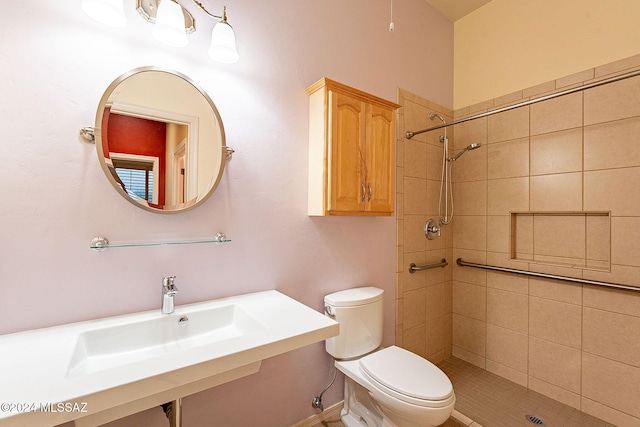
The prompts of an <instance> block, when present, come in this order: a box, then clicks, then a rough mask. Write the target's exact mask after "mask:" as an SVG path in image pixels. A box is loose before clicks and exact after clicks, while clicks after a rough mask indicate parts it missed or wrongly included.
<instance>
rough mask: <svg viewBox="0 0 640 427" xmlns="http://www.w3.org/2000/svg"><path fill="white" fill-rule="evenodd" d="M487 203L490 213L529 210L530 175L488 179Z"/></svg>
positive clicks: (498, 213) (505, 213)
mask: <svg viewBox="0 0 640 427" xmlns="http://www.w3.org/2000/svg"><path fill="white" fill-rule="evenodd" d="M487 205H488V207H487V214H488V215H508V214H509V212H511V211H527V210H529V177H523V178H506V179H490V180H488V181H487Z"/></svg>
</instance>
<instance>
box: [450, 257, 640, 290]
mask: <svg viewBox="0 0 640 427" xmlns="http://www.w3.org/2000/svg"><path fill="white" fill-rule="evenodd" d="M456 264H458V265H459V266H461V267H475V268H482V269H484V270H493V271H502V272H505V273H513V274H519V275H521V276H533V277H542V278H544V279H554V280H564V281H565V282H573V283H582V284H584V285H593V286H603V287H606V288H615V289H624V290H627V291H636V292H640V287H636V286H627V285H619V284H617V283H608V282H598V281H596V280H587V279H578V278H576V277H567V276H556V275H555V274H547V273H536V272H535V271H526V270H516V269H514V268H506V267H498V266H495V265H487V264H476V263H475V262H468V261H465V260H463V259H462V258H458V259H457V260H456Z"/></svg>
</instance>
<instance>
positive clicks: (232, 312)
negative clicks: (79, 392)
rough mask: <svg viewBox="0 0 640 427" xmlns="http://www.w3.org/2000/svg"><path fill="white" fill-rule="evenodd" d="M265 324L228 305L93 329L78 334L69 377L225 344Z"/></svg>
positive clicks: (240, 309)
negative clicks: (167, 354)
mask: <svg viewBox="0 0 640 427" xmlns="http://www.w3.org/2000/svg"><path fill="white" fill-rule="evenodd" d="M178 313H179V314H178ZM265 328H266V327H265V326H264V325H263V324H262V323H260V322H259V321H258V320H256V319H255V318H254V317H252V316H251V315H249V314H248V313H246V312H245V311H244V309H243V308H242V307H240V306H238V305H237V304H229V305H222V306H213V307H206V306H202V305H198V306H193V307H190V308H185V309H180V308H179V309H178V310H177V313H173V314H171V315H164V316H157V317H155V318H154V319H150V320H140V321H133V322H131V323H125V324H121V325H115V326H108V327H103V328H96V329H91V330H88V331H85V332H81V333H80V334H79V336H78V342H77V344H76V346H75V351H74V352H73V356H72V357H71V364H70V366H69V371H68V372H67V377H69V378H72V377H76V376H79V375H86V374H89V373H93V372H98V371H102V370H105V369H110V368H114V367H117V366H122V365H126V364H130V363H134V362H138V361H143V360H148V359H151V358H155V357H158V356H161V355H163V354H166V353H171V352H177V351H181V350H188V349H192V348H195V347H198V346H203V345H208V344H212V343H220V342H221V341H225V340H229V339H232V338H237V337H240V336H242V335H246V334H249V333H253V332H259V331H262V330H264V329H265Z"/></svg>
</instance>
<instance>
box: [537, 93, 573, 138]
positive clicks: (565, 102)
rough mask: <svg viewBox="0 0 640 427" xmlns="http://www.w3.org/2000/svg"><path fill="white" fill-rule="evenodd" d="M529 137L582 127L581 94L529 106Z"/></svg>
mask: <svg viewBox="0 0 640 427" xmlns="http://www.w3.org/2000/svg"><path fill="white" fill-rule="evenodd" d="M530 108H531V135H540V134H542V133H549V132H556V131H559V130H565V129H571V128H578V127H581V126H582V92H577V93H574V94H571V95H566V96H561V97H559V98H553V99H550V100H548V101H543V102H539V103H537V104H533V105H531V107H530Z"/></svg>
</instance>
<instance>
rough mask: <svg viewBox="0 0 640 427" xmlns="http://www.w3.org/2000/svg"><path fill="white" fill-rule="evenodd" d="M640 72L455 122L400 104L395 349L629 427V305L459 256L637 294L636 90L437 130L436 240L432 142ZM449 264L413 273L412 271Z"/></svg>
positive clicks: (617, 296)
mask: <svg viewBox="0 0 640 427" xmlns="http://www.w3.org/2000/svg"><path fill="white" fill-rule="evenodd" d="M635 69H640V56H635V57H631V58H628V59H626V60H622V61H618V62H615V63H612V64H607V65H604V66H600V67H597V68H594V69H589V70H586V71H584V72H581V73H578V74H574V75H571V76H567V77H564V78H560V79H558V80H554V81H551V82H548V83H545V84H541V85H538V86H535V87H532V88H526V89H523V90H520V91H518V92H516V93H513V94H509V95H506V96H503V97H500V98H496V99H493V100H488V101H486V102H484V103H482V104H478V105H473V106H470V107H466V108H462V109H460V110H457V111H455V112H454V111H451V110H448V109H446V108H443V107H442V106H439V105H436V104H434V103H432V102H430V101H429V100H427V99H423V98H421V97H419V96H417V95H415V94H411V93H409V92H407V91H404V90H400V91H399V94H398V99H399V103H400V104H401V105H402V108H401V111H400V120H399V129H398V165H397V166H398V167H397V176H398V190H397V191H398V198H397V200H398V209H397V246H398V251H397V257H398V262H397V320H396V341H397V344H398V345H401V346H403V347H405V348H407V349H409V350H411V351H414V352H415V353H418V354H420V355H422V356H424V357H427V358H428V359H429V360H431V361H433V362H436V363H438V362H440V361H442V360H444V359H446V358H448V357H450V356H451V355H453V356H455V357H457V358H460V359H463V360H465V361H467V362H469V363H472V364H474V365H476V366H479V367H481V368H484V369H486V370H488V371H490V372H493V373H495V374H498V375H500V376H502V377H504V378H507V379H509V380H511V381H513V382H515V383H517V384H520V385H523V386H525V387H528V388H530V389H532V390H535V391H537V392H539V393H542V394H544V395H547V396H549V397H552V398H554V399H556V400H558V401H560V402H563V403H565V404H567V405H570V406H572V407H575V408H578V409H580V410H582V411H583V412H586V413H589V414H592V415H594V416H596V417H598V418H601V419H603V420H606V421H608V422H610V423H612V424H615V425H618V426H637V425H639V424H640V403H639V402H640V386H639V385H640V292H634V291H625V290H612V289H607V288H600V287H594V286H587V285H581V284H572V283H569V282H564V281H554V280H549V279H539V278H527V277H522V276H516V275H512V274H508V273H498V272H487V271H485V270H480V269H475V268H470V267H459V266H456V265H455V260H456V259H457V258H463V259H465V260H467V261H472V262H476V263H482V264H490V265H497V266H504V267H510V268H515V269H520V270H531V271H538V272H543V273H550V274H555V275H560V276H570V277H578V278H584V279H590V280H596V281H603V282H611V283H620V284H627V285H635V286H640V243H639V242H640V77H633V78H629V79H626V80H622V81H619V82H616V83H610V84H607V85H603V86H599V87H596V88H592V89H588V90H585V91H580V92H576V93H573V94H570V95H566V96H562V97H558V98H554V99H551V100H547V101H543V102H540V103H536V104H532V105H530V106H525V107H520V108H517V109H513V110H511V111H507V112H503V113H499V114H496V115H491V116H488V117H484V118H480V119H476V120H472V121H469V122H465V123H461V124H459V125H456V126H454V127H449V128H448V129H447V133H448V137H449V140H450V144H451V147H452V148H451V153H453V152H457V151H458V150H460V149H462V148H464V147H465V146H467V145H468V144H470V143H476V142H480V143H482V147H481V148H480V149H477V150H474V151H473V152H469V153H467V154H466V155H465V156H463V157H461V158H460V159H459V160H458V161H456V162H455V164H454V171H453V178H454V219H453V222H452V224H451V225H448V226H444V227H443V230H442V235H441V237H440V238H438V239H435V240H427V239H426V238H425V237H424V231H423V229H424V224H425V222H426V221H427V219H429V218H434V219H436V220H437V205H438V193H439V181H440V173H441V163H442V145H441V143H440V141H439V136H440V135H442V134H443V129H439V130H435V131H432V132H427V133H424V134H421V135H417V136H415V137H414V138H412V139H410V140H407V139H404V137H403V136H404V133H405V131H406V130H419V129H424V128H427V127H430V126H434V125H437V124H439V123H436V122H432V121H430V120H429V113H431V112H436V113H438V114H440V115H442V116H443V117H444V118H445V119H446V120H447V122H450V121H452V120H455V119H460V118H464V117H468V116H471V115H475V114H478V113H482V112H485V111H489V110H493V109H496V108H500V107H503V106H506V105H509V104H514V103H519V102H522V101H523V100H527V99H532V98H536V97H540V96H543V95H546V94H549V93H553V92H557V91H561V90H565V89H568V88H571V87H574V86H575V85H582V84H586V83H590V82H592V81H596V80H601V79H604V78H607V77H610V76H612V75H615V74H617V73H623V72H628V71H632V70H635ZM441 258H446V259H447V261H448V262H449V265H448V266H447V267H445V268H438V269H433V270H427V271H422V272H416V273H414V274H411V273H409V271H408V267H409V264H411V263H415V264H418V265H423V264H431V263H436V262H438V261H439V260H440V259H441Z"/></svg>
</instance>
